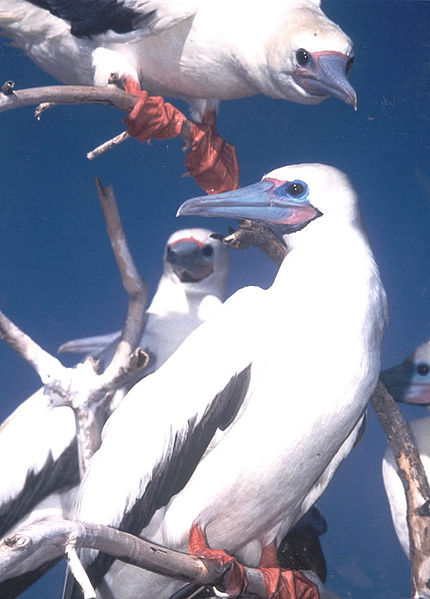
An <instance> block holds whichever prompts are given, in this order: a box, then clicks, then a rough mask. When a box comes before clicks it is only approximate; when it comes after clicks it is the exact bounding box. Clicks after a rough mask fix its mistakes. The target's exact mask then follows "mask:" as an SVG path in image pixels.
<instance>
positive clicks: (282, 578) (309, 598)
mask: <svg viewBox="0 0 430 599" xmlns="http://www.w3.org/2000/svg"><path fill="white" fill-rule="evenodd" d="M259 569H260V571H261V573H262V575H263V578H264V586H265V588H266V593H267V599H320V594H319V591H318V587H317V585H316V584H315V583H313V582H312V581H311V580H309V579H308V578H306V576H305V575H304V574H302V572H298V571H293V570H283V569H282V568H259Z"/></svg>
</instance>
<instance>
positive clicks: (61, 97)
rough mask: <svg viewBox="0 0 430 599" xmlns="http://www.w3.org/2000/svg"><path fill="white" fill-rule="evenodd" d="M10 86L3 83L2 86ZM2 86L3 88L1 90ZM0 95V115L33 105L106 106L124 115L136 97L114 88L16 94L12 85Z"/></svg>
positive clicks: (69, 87) (54, 89)
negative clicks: (7, 91) (120, 111)
mask: <svg viewBox="0 0 430 599" xmlns="http://www.w3.org/2000/svg"><path fill="white" fill-rule="evenodd" d="M8 84H9V86H8V87H9V88H10V86H11V85H12V84H13V82H11V81H7V82H6V84H5V85H6V86H7V85H8ZM5 85H4V86H3V88H4V87H5ZM2 92H3V93H2V94H0V112H3V111H5V110H11V109H13V108H21V107H23V106H34V105H35V104H36V105H37V104H46V103H47V104H51V105H52V104H107V105H109V106H114V107H115V108H118V109H119V110H122V111H124V112H131V111H132V110H133V107H134V105H135V104H136V101H137V97H136V96H133V95H132V94H128V93H127V92H125V91H123V90H121V89H119V88H118V87H117V86H116V85H106V86H104V87H93V86H89V85H50V86H47V87H32V88H29V89H21V90H16V89H15V87H14V85H12V90H11V91H10V93H6V94H5V92H4V89H2Z"/></svg>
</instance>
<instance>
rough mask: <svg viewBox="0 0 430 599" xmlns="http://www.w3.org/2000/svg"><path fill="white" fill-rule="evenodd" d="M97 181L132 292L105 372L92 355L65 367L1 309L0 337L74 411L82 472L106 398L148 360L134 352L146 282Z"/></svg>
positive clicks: (109, 193)
mask: <svg viewBox="0 0 430 599" xmlns="http://www.w3.org/2000/svg"><path fill="white" fill-rule="evenodd" d="M97 184H98V191H99V197H100V201H101V204H102V208H103V214H104V217H105V220H106V227H107V230H108V234H109V238H110V241H111V245H112V248H113V251H114V254H115V258H116V261H117V264H118V267H119V270H120V273H121V278H122V281H123V284H124V287H125V289H126V291H127V293H128V294H129V306H128V312H127V317H126V320H125V324H124V331H123V335H122V338H121V341H120V343H119V344H118V349H117V351H116V353H115V356H114V358H113V360H112V362H111V364H110V365H109V366H108V368H107V369H106V370H105V372H104V373H102V374H98V373H97V372H96V370H97V369H96V363H95V362H94V360H92V359H91V358H89V359H87V360H85V361H84V362H83V363H81V364H78V365H77V366H76V367H75V368H65V367H64V366H62V364H61V363H60V362H59V361H58V360H57V359H56V358H54V357H53V356H51V355H50V354H48V353H47V352H46V351H44V350H43V349H42V348H41V347H39V346H38V345H37V344H36V343H35V342H34V341H33V340H32V339H31V338H30V337H29V336H28V335H26V334H25V333H23V332H22V331H21V330H20V329H19V328H18V327H17V326H16V325H14V324H13V323H12V322H11V321H10V320H9V319H8V318H7V317H6V316H4V315H3V314H1V313H0V337H1V338H3V339H4V340H5V341H6V342H7V343H9V345H11V346H12V347H13V348H14V349H16V350H17V351H19V353H20V354H21V355H22V356H23V357H24V358H25V359H27V360H28V361H29V362H30V363H31V364H32V366H34V368H35V369H36V370H37V372H38V373H39V374H40V377H41V379H42V382H43V383H45V392H47V393H48V394H49V395H50V397H51V401H52V403H53V405H55V406H59V405H67V406H70V407H71V408H72V409H73V410H74V413H75V420H76V435H77V439H78V447H79V467H80V472H81V474H83V473H84V472H85V470H86V467H87V465H88V462H89V460H90V459H91V457H92V455H93V454H94V452H95V451H96V450H97V449H98V447H99V446H100V442H101V429H102V426H103V423H104V419H105V414H106V409H105V407H104V406H105V404H106V402H107V401H109V400H110V398H111V397H112V395H113V394H114V392H115V391H116V389H117V388H118V387H119V386H121V385H122V384H124V383H125V382H126V380H127V379H128V378H129V376H130V374H135V373H136V371H138V370H141V369H142V368H144V366H145V365H146V362H147V356H146V354H144V352H142V350H140V349H139V350H136V351H135V349H136V346H137V344H138V342H139V339H140V336H141V331H142V328H143V322H144V317H145V307H146V300H147V291H146V286H145V284H144V283H143V282H142V280H141V278H140V276H139V274H138V272H137V269H136V267H135V265H134V263H133V260H132V257H131V253H130V250H129V248H128V244H127V241H126V238H125V234H124V231H123V229H122V225H121V221H120V217H119V213H118V208H117V205H116V201H115V196H114V194H113V190H112V189H111V188H105V187H104V186H103V185H102V183H101V182H100V181H98V182H97Z"/></svg>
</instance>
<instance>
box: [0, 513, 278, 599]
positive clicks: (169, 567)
mask: <svg viewBox="0 0 430 599" xmlns="http://www.w3.org/2000/svg"><path fill="white" fill-rule="evenodd" d="M48 544H49V545H55V546H56V547H58V549H59V551H60V552H61V553H65V552H66V548H67V547H68V546H70V545H72V546H73V547H75V548H80V547H87V548H90V549H97V550H98V551H102V552H104V553H108V554H109V555H112V556H114V557H115V558H117V559H120V560H125V561H126V562H127V563H131V564H133V565H135V566H138V567H140V568H145V569H146V570H150V571H151V572H156V573H158V574H163V575H164V576H170V577H172V578H176V579H178V580H184V581H193V582H196V583H198V584H201V585H209V584H214V583H219V582H220V581H221V583H222V579H223V576H224V575H227V576H228V566H220V565H219V564H218V563H217V562H216V561H214V560H207V559H200V558H198V557H195V556H192V555H188V554H186V553H181V552H178V551H173V550H172V549H168V548H166V547H162V546H160V545H157V544H156V543H151V542H149V541H146V540H144V539H140V538H138V537H135V536H133V535H130V534H128V533H125V532H120V531H118V530H116V529H114V528H110V527H108V526H102V525H96V524H86V523H82V522H72V521H69V520H58V521H57V522H52V521H51V522H43V521H41V522H38V523H37V524H33V525H32V526H29V527H28V528H26V529H22V530H21V531H20V532H19V533H16V534H14V535H12V536H10V537H6V538H5V539H3V541H2V542H1V543H0V578H1V577H2V576H4V574H5V573H7V571H8V570H10V569H11V568H12V567H13V566H14V565H16V564H17V563H19V562H21V561H22V560H24V559H26V558H28V557H29V556H30V555H32V554H33V553H34V552H35V551H37V549H38V548H40V547H43V546H46V545H48ZM245 572H246V576H247V580H248V591H247V595H246V596H247V597H248V596H249V597H260V598H261V599H264V598H265V597H266V594H265V588H264V581H263V577H262V574H261V572H259V571H258V570H257V569H254V568H245Z"/></svg>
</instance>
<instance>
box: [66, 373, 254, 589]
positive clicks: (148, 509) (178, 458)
mask: <svg viewBox="0 0 430 599" xmlns="http://www.w3.org/2000/svg"><path fill="white" fill-rule="evenodd" d="M250 376H251V366H250V365H249V366H248V367H247V368H245V369H244V370H243V371H242V372H240V373H239V374H237V375H235V376H233V377H232V378H231V379H230V381H229V382H228V384H227V385H226V387H225V388H224V389H223V390H222V391H221V392H220V393H218V394H217V396H216V397H215V399H214V400H213V401H212V402H211V404H210V405H209V406H208V408H207V409H206V411H205V413H204V415H203V417H202V418H201V420H200V421H199V422H198V423H197V422H196V418H191V419H190V420H188V423H187V434H186V436H185V442H184V441H183V438H184V437H183V436H182V437H181V438H182V440H181V439H180V437H179V435H176V437H175V439H174V447H173V451H172V452H171V457H170V460H169V463H168V466H167V467H166V464H164V465H163V466H160V465H159V466H157V468H156V469H155V471H154V473H153V476H152V480H151V482H150V484H149V485H148V486H147V488H146V489H145V493H144V495H143V496H142V497H140V498H138V499H137V500H136V503H135V504H134V506H133V508H132V509H131V511H130V512H128V513H127V514H125V516H124V518H123V520H122V522H121V524H120V525H119V527H118V528H119V530H123V531H125V532H129V533H131V534H134V535H139V534H140V531H141V530H142V529H143V528H144V527H145V526H147V525H148V524H149V522H150V520H151V518H152V516H153V515H154V514H155V512H156V511H157V510H158V509H159V508H161V507H163V506H165V505H167V503H168V502H169V500H170V498H171V497H172V496H173V495H175V494H176V493H179V491H181V490H182V489H183V488H184V487H185V485H186V484H187V482H188V480H189V479H190V477H191V475H192V473H193V472H194V470H195V468H196V466H197V464H198V463H199V461H200V460H201V458H202V456H203V454H204V453H205V451H206V449H207V447H208V445H209V443H210V441H211V439H212V437H213V436H214V434H215V432H216V430H217V429H218V428H219V429H221V430H224V429H226V428H227V427H228V426H229V424H231V423H232V422H233V420H234V418H235V416H236V414H237V412H238V411H239V408H240V406H241V405H242V403H243V400H244V399H245V396H246V393H247V391H248V387H249V381H250ZM178 445H180V450H179V449H177V448H178ZM113 561H114V558H113V557H111V556H109V555H106V554H103V553H99V554H98V555H97V557H96V558H95V560H94V561H93V562H92V563H91V564H90V565H89V567H88V568H87V573H88V575H89V577H90V579H91V581H92V583H93V585H94V587H95V588H97V586H98V585H99V584H100V583H101V581H102V579H103V577H104V575H105V574H106V572H107V571H108V570H109V568H110V566H111V564H112V563H113ZM76 591H77V593H78V594H73V595H72V596H73V597H79V596H82V595H79V591H78V589H77V587H76V585H75V588H74V592H76Z"/></svg>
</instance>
